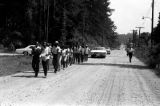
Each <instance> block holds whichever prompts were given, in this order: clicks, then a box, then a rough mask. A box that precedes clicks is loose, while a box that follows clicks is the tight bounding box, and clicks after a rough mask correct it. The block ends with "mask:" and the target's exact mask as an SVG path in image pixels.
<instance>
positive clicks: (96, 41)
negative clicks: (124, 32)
mask: <svg viewBox="0 0 160 106" xmlns="http://www.w3.org/2000/svg"><path fill="white" fill-rule="evenodd" d="M4 4H5V6H3V7H2V6H1V7H0V8H1V9H2V10H3V12H2V11H0V12H2V15H3V18H1V20H5V21H3V22H1V23H3V25H1V28H0V41H1V42H2V44H4V45H5V46H9V45H10V44H12V45H14V46H16V47H18V46H22V45H28V44H31V43H33V42H34V41H39V42H43V41H47V42H50V43H52V42H54V41H55V40H58V41H60V42H61V43H64V44H67V43H73V44H75V43H80V44H82V43H88V44H90V45H103V46H104V45H108V46H115V45H116V44H118V43H117V42H118V41H117V33H116V32H115V30H116V26H115V25H114V22H113V21H112V20H111V18H110V16H111V15H112V12H113V11H114V10H113V9H111V8H110V7H109V5H110V1H109V0H26V1H23V0H22V1H21V0H13V1H12V3H11V1H9V0H4ZM4 11H5V12H4Z"/></svg>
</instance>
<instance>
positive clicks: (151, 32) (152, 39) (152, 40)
mask: <svg viewBox="0 0 160 106" xmlns="http://www.w3.org/2000/svg"><path fill="white" fill-rule="evenodd" d="M153 27H154V0H152V26H151V48H152V46H153Z"/></svg>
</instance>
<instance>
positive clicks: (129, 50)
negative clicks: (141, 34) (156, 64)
mask: <svg viewBox="0 0 160 106" xmlns="http://www.w3.org/2000/svg"><path fill="white" fill-rule="evenodd" d="M133 52H134V49H133V48H132V47H131V48H129V49H128V56H129V62H130V63H131V62H132V56H133Z"/></svg>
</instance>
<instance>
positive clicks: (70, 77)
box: [0, 50, 160, 106]
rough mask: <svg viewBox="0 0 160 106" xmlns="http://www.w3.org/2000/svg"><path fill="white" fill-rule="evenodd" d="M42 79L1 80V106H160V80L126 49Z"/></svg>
mask: <svg viewBox="0 0 160 106" xmlns="http://www.w3.org/2000/svg"><path fill="white" fill-rule="evenodd" d="M43 76H44V74H43V71H42V70H41V72H40V74H39V77H38V78H34V73H33V71H32V70H29V71H27V72H23V73H18V74H15V75H11V76H6V77H0V106H160V78H158V77H157V76H156V75H155V74H154V73H153V72H152V70H151V69H148V68H147V67H146V65H145V64H143V63H142V62H140V61H139V60H138V59H137V58H135V57H133V61H132V63H129V60H128V57H127V56H126V53H125V51H124V50H114V51H112V52H111V55H107V57H106V58H105V59H99V58H98V59H93V58H92V59H91V58H90V59H89V61H88V62H86V63H83V64H80V65H72V66H70V67H68V68H67V69H65V70H62V71H60V72H58V73H57V74H55V73H53V71H52V66H51V70H50V71H49V73H48V76H47V78H44V77H43Z"/></svg>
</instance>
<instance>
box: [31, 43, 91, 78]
mask: <svg viewBox="0 0 160 106" xmlns="http://www.w3.org/2000/svg"><path fill="white" fill-rule="evenodd" d="M89 52H90V49H89V47H88V46H87V45H82V46H80V45H69V46H64V45H63V46H60V44H59V42H58V41H55V43H54V44H53V46H52V45H51V44H49V43H46V42H44V43H43V44H42V45H40V43H38V42H36V46H35V47H33V48H32V56H33V59H32V68H33V70H34V72H35V77H37V76H38V73H39V64H40V61H41V62H42V66H43V70H44V76H45V77H47V72H48V70H49V65H50V64H49V63H50V60H52V64H53V68H54V73H57V71H60V70H61V69H65V68H67V67H68V66H71V65H72V64H80V63H83V62H86V61H88V54H89Z"/></svg>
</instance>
